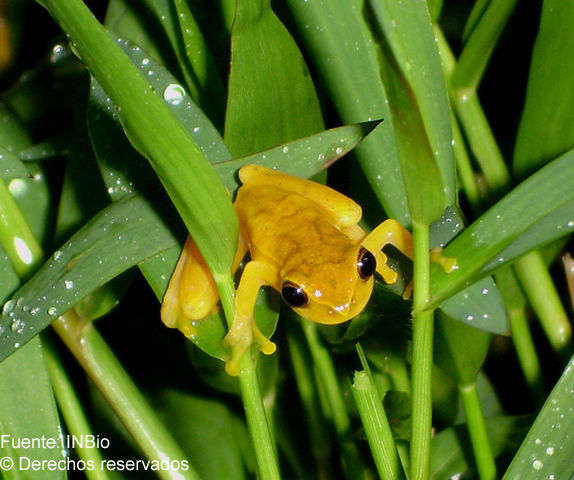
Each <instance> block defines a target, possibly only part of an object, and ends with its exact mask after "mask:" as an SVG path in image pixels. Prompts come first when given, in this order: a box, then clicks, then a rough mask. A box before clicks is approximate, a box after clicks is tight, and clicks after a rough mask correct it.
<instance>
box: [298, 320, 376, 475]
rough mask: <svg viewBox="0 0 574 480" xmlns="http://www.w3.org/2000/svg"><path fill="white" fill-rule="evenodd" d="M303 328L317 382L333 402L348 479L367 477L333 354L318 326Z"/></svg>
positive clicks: (329, 400) (310, 324)
mask: <svg viewBox="0 0 574 480" xmlns="http://www.w3.org/2000/svg"><path fill="white" fill-rule="evenodd" d="M302 327H303V332H304V334H305V338H306V339H307V343H308V344H309V349H310V350H311V356H312V357H313V365H314V367H315V369H316V371H317V379H318V381H319V382H321V385H322V388H323V391H324V393H325V398H326V399H327V401H328V403H329V407H330V410H331V414H332V416H333V426H334V428H335V432H336V433H337V438H338V441H339V448H340V449H341V452H342V455H343V462H344V464H345V468H346V472H347V477H348V478H353V479H361V478H365V475H366V471H365V470H364V468H363V464H362V462H361V459H360V457H359V451H358V449H357V446H356V445H355V443H354V442H352V441H351V440H350V439H349V438H350V436H351V431H350V430H351V421H350V419H349V415H348V413H347V409H346V408H345V401H344V399H343V395H342V393H341V389H340V388H339V381H338V379H337V374H336V373H335V367H334V365H333V360H332V358H331V356H330V354H329V351H328V350H327V348H326V347H325V346H324V345H323V343H322V342H321V340H320V339H319V332H318V329H317V325H316V324H315V323H313V322H310V321H306V320H303V321H302Z"/></svg>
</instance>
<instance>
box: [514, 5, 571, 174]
mask: <svg viewBox="0 0 574 480" xmlns="http://www.w3.org/2000/svg"><path fill="white" fill-rule="evenodd" d="M573 22H574V3H572V2H562V1H560V0H545V1H544V2H543V7H542V19H541V22H540V30H539V32H538V36H537V38H536V43H535V45H534V51H533V52H532V62H531V64H530V73H529V76H528V86H527V90H526V101H525V105H524V111H523V113H522V116H521V118H520V125H519V128H518V135H517V139H516V146H515V150H514V164H513V167H514V171H515V173H516V174H517V175H518V176H520V177H525V176H526V175H528V174H530V173H532V172H533V171H535V170H536V169H537V168H539V167H541V166H542V165H544V164H545V163H547V162H548V161H549V160H551V159H553V158H555V157H557V156H558V155H561V154H563V153H564V152H566V151H568V150H570V149H572V148H574V124H573V122H572V116H573V115H574V96H573V95H572V88H571V86H572V82H573V80H574V38H573V37H572V35H570V34H569V32H568V28H569V26H570V25H572V23H573Z"/></svg>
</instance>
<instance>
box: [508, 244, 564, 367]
mask: <svg viewBox="0 0 574 480" xmlns="http://www.w3.org/2000/svg"><path fill="white" fill-rule="evenodd" d="M514 270H515V272H516V273H517V275H518V278H519V280H520V284H521V285H522V288H523V289H524V291H525V292H526V295H527V297H528V299H529V300H530V303H531V305H532V307H533V308H534V311H535V312H536V314H537V316H538V318H539V319H540V323H541V325H542V328H543V329H544V332H545V333H546V336H547V337H548V340H549V341H550V344H551V345H552V347H553V348H554V350H555V351H556V352H557V353H558V355H559V356H560V358H561V359H562V360H564V361H568V359H569V358H570V356H571V355H572V343H571V342H572V327H571V326H570V321H569V320H568V315H567V314H566V312H565V310H564V307H563V305H562V302H561V301H560V297H559V295H558V292H557V291H556V288H555V286H554V283H553V281H552V278H551V277H550V273H549V272H548V269H547V268H546V265H545V264H544V261H543V260H542V257H541V256H540V254H539V253H538V252H531V253H528V254H526V255H524V256H523V257H522V258H520V259H519V260H518V261H516V262H515V263H514Z"/></svg>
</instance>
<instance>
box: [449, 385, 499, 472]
mask: <svg viewBox="0 0 574 480" xmlns="http://www.w3.org/2000/svg"><path fill="white" fill-rule="evenodd" d="M458 391H459V393H460V398H461V400H462V404H463V407H464V413H465V415H466V422H467V425H468V431H469V433H470V441H471V443H472V450H473V452H474V459H475V461H476V466H477V468H478V474H479V476H480V479H481V480H494V479H495V478H496V465H495V464H494V457H493V456H492V450H491V448H490V442H489V440H488V435H487V432H486V425H485V423H484V415H483V414H482V407H481V406H480V399H479V398H478V392H477V390H476V383H472V384H470V385H465V386H460V387H459V388H458Z"/></svg>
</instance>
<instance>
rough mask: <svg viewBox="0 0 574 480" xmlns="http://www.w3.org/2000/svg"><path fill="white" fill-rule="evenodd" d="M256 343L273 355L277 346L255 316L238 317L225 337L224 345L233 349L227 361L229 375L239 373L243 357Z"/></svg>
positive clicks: (226, 367) (265, 351)
mask: <svg viewBox="0 0 574 480" xmlns="http://www.w3.org/2000/svg"><path fill="white" fill-rule="evenodd" d="M254 343H255V344H257V345H259V346H260V348H261V351H262V352H263V353H264V354H265V355H271V354H272V353H274V352H275V350H276V348H277V347H276V346H275V344H274V343H273V342H272V341H271V340H269V339H268V338H267V337H266V336H265V335H263V334H262V333H261V331H260V330H259V328H258V327H257V324H256V323H255V320H254V319H253V317H251V318H248V319H243V320H239V319H237V318H236V319H235V320H234V321H233V325H232V326H231V329H230V330H229V332H228V333H227V335H226V336H225V338H224V339H223V346H224V347H227V348H230V349H231V356H230V357H229V359H228V360H227V362H226V363H225V371H226V372H227V373H228V375H231V376H233V377H235V376H237V375H239V370H240V366H239V364H240V363H241V359H242V358H243V355H245V353H246V352H247V351H248V350H249V349H250V348H251V345H253V344H254Z"/></svg>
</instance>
